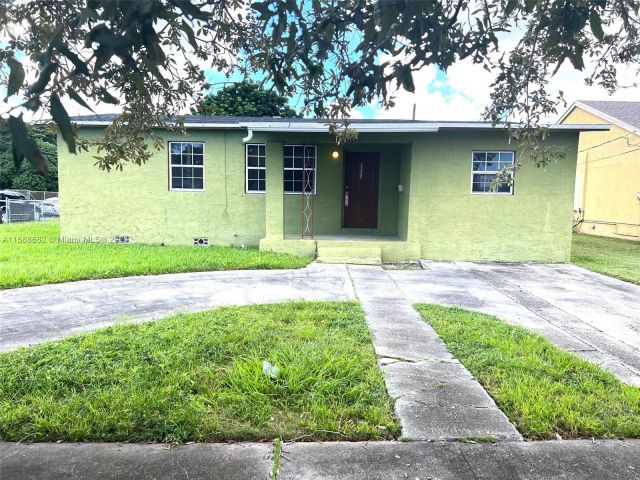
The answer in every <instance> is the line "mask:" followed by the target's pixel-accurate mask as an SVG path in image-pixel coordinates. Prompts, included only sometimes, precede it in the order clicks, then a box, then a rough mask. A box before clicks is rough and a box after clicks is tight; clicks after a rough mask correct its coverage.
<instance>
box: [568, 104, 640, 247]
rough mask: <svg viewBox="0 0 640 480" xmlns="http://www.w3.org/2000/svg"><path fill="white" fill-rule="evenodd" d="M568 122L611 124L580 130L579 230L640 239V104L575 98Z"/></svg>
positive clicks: (578, 168) (576, 209)
mask: <svg viewBox="0 0 640 480" xmlns="http://www.w3.org/2000/svg"><path fill="white" fill-rule="evenodd" d="M558 123H563V124H572V125H573V124H611V130H609V131H592V132H582V133H580V143H579V147H578V164H577V169H576V188H575V201H574V210H575V230H576V231H579V232H582V233H589V234H592V235H602V236H608V237H616V238H626V239H636V240H640V102H618V101H591V100H581V101H577V102H575V103H574V104H573V105H572V106H571V108H569V110H567V112H566V113H565V114H564V115H563V116H562V117H561V118H560V120H559V122H558Z"/></svg>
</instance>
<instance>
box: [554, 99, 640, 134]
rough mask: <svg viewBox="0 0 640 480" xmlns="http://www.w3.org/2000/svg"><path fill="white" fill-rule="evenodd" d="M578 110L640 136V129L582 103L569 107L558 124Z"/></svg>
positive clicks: (574, 103)
mask: <svg viewBox="0 0 640 480" xmlns="http://www.w3.org/2000/svg"><path fill="white" fill-rule="evenodd" d="M576 108H581V109H582V110H584V111H585V112H588V113H590V114H592V115H595V116H596V117H600V118H602V119H603V120H606V121H607V122H609V123H612V124H614V125H617V126H618V127H620V128H624V129H625V130H628V131H630V132H631V133H635V134H636V135H640V129H638V128H636V127H634V126H633V125H631V124H629V123H627V122H623V121H622V120H619V119H617V118H615V117H612V116H611V115H608V114H606V113H604V112H601V111H600V110H598V109H597V108H594V107H592V106H590V105H587V104H586V103H582V102H579V101H577V102H573V105H571V106H570V107H569V109H568V110H567V111H566V112H564V114H563V115H562V116H561V117H560V118H559V119H558V123H559V124H560V123H562V122H564V120H565V119H566V118H567V117H568V116H569V115H570V114H571V112H573V111H574V110H575V109H576ZM610 129H611V125H609V130H610Z"/></svg>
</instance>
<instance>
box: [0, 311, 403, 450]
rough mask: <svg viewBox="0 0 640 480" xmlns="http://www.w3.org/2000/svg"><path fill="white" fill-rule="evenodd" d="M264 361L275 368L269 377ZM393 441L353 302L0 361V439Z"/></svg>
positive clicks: (237, 315)
mask: <svg viewBox="0 0 640 480" xmlns="http://www.w3.org/2000/svg"><path fill="white" fill-rule="evenodd" d="M263 360H266V361H268V362H270V363H271V364H274V365H276V366H277V367H278V368H279V372H278V374H277V376H276V378H275V379H272V378H271V377H270V376H269V375H265V374H264V373H263V363H262V362H263ZM333 432H337V433H333ZM398 434H399V426H398V424H397V422H396V420H395V417H394V414H393V403H392V401H391V399H390V398H389V397H388V395H387V393H386V390H385V386H384V381H383V378H382V374H381V372H380V370H379V368H378V366H377V364H376V358H375V354H374V350H373V346H372V344H371V338H370V334H369V331H368V329H367V326H366V324H365V321H364V316H363V313H362V311H361V310H360V307H359V306H358V304H356V303H353V302H333V303H332V302H310V303H305V302H298V303H284V304H275V305H259V306H250V307H226V308H219V309H215V310H210V311H207V312H202V313H197V314H188V315H178V316H174V317H170V318H167V319H163V320H159V321H154V322H148V323H144V324H135V325H134V324H128V325H118V326H115V327H111V328H108V329H104V330H99V331H96V332H93V333H89V334H84V335H81V336H77V337H72V338H69V339H65V340H62V341H57V342H52V343H48V344H43V345H39V346H34V347H29V348H24V349H20V350H17V351H14V352H8V353H3V354H0V440H25V441H55V440H65V441H80V440H97V441H132V442H153V441H166V442H186V441H189V440H194V441H225V440H261V439H273V438H278V437H279V438H283V439H285V440H290V439H293V438H296V437H301V439H304V440H324V439H333V440H346V439H348V440H366V439H387V438H392V437H394V436H397V435H398Z"/></svg>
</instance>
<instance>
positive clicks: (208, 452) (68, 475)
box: [0, 442, 273, 480]
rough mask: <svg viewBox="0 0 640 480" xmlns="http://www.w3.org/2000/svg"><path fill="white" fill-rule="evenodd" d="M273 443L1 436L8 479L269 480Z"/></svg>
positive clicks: (1, 472) (1, 474) (1, 470)
mask: <svg viewBox="0 0 640 480" xmlns="http://www.w3.org/2000/svg"><path fill="white" fill-rule="evenodd" d="M272 450H273V446H272V445H271V444H269V443H265V444H258V443H246V444H245V443H238V444H233V445H226V444H206V443H198V444H193V445H183V446H178V447H169V446H168V445H161V444H151V445H149V444H147V445H145V444H117V443H60V444H56V443H35V444H31V445H25V444H15V443H1V442H0V479H3V480H5V479H6V480H9V479H10V480H27V479H28V480H69V479H91V480H116V479H117V480H120V479H155V480H175V479H189V480H218V479H225V480H252V479H259V480H265V479H268V478H270V472H271V468H272V465H273V460H272V458H271V453H272Z"/></svg>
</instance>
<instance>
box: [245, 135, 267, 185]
mask: <svg viewBox="0 0 640 480" xmlns="http://www.w3.org/2000/svg"><path fill="white" fill-rule="evenodd" d="M264 152H265V150H264V144H258V143H250V144H247V146H246V151H245V153H246V168H247V174H246V180H245V182H246V183H245V191H246V192H247V193H264V192H265V191H266V189H267V188H266V187H267V185H266V172H267V170H266V168H265V153H264Z"/></svg>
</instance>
